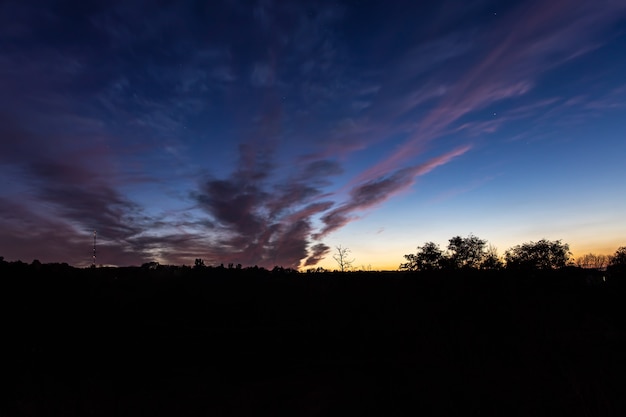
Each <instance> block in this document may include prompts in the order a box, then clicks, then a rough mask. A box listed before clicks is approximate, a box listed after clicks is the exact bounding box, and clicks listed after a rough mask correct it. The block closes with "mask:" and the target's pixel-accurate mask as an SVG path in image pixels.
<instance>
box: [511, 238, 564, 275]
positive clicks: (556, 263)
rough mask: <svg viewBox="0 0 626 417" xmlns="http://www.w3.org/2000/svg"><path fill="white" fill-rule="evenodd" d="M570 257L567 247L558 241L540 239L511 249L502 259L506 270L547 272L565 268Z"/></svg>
mask: <svg viewBox="0 0 626 417" xmlns="http://www.w3.org/2000/svg"><path fill="white" fill-rule="evenodd" d="M570 255H571V253H570V251H569V245H567V244H565V243H561V241H560V240H555V241H549V240H546V239H542V240H540V241H538V242H527V243H523V244H522V245H517V246H515V247H512V248H510V249H509V250H507V251H506V253H505V254H504V257H505V259H506V266H507V268H511V269H543V270H547V269H558V268H562V267H564V266H566V265H567V261H568V260H569V257H570Z"/></svg>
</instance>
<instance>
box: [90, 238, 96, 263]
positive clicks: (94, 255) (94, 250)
mask: <svg viewBox="0 0 626 417" xmlns="http://www.w3.org/2000/svg"><path fill="white" fill-rule="evenodd" d="M91 267H92V268H95V267H96V231H95V230H94V231H93V262H92V264H91Z"/></svg>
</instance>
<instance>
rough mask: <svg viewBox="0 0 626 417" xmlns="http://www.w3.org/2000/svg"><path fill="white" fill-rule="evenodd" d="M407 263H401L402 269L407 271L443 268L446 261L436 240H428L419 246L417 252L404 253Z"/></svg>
mask: <svg viewBox="0 0 626 417" xmlns="http://www.w3.org/2000/svg"><path fill="white" fill-rule="evenodd" d="M404 258H405V259H406V260H407V262H406V263H403V264H401V265H400V268H399V269H400V270H405V271H434V270H437V269H441V268H443V266H444V263H445V257H444V256H443V251H442V250H441V248H440V247H439V245H437V244H436V243H434V242H426V243H424V245H423V246H418V247H417V252H416V253H415V254H412V253H410V254H408V255H404Z"/></svg>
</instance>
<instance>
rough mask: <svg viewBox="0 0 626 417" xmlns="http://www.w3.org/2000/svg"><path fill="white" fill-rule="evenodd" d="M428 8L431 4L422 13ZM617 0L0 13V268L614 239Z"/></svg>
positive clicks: (592, 245)
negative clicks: (94, 246) (18, 263)
mask: <svg viewBox="0 0 626 417" xmlns="http://www.w3.org/2000/svg"><path fill="white" fill-rule="evenodd" d="M429 3H433V2H429ZM625 51H626V0H599V1H587V0H585V1H583V0H567V1H565V0H556V1H550V2H546V1H519V2H488V1H475V2H465V1H443V2H436V3H435V4H430V5H429V4H427V3H426V2H424V4H420V3H419V2H413V1H406V2H402V1H397V2H382V1H333V2H323V1H322V2H320V1H316V2H302V1H298V2H286V1H281V2H278V1H238V0H229V1H221V2H220V1H208V2H199V1H198V2H158V4H157V3H156V2H148V1H145V2H141V1H120V2H97V3H90V2H88V1H81V2H54V1H42V2H34V1H32V2H23V1H5V2H2V4H1V5H0V138H1V139H0V140H1V141H2V151H1V152H0V173H1V175H2V178H3V179H4V180H5V181H4V184H3V186H2V188H1V190H2V191H0V255H2V256H4V257H5V258H7V259H22V260H25V261H30V260H32V259H34V258H38V259H40V260H41V261H42V262H53V261H58V262H69V263H72V264H75V265H86V264H88V263H89V262H90V256H91V252H90V250H91V248H90V244H91V243H90V242H91V233H92V232H93V230H97V232H98V235H99V239H100V246H99V258H98V261H99V263H103V264H114V265H129V264H135V265H137V264H141V263H143V262H147V261H150V260H156V261H159V262H161V263H171V264H183V263H185V264H190V263H192V262H193V260H194V259H195V258H198V257H200V258H203V259H205V262H206V263H209V264H213V263H218V264H219V263H221V262H224V263H229V262H234V263H242V264H244V265H254V264H258V265H259V266H266V267H272V266H274V265H282V266H285V267H298V266H300V267H305V266H306V267H308V266H312V265H323V266H327V267H333V263H334V261H333V260H332V257H331V256H330V253H329V250H330V248H334V247H335V246H336V245H338V244H342V245H344V246H347V247H349V248H351V249H352V252H353V254H354V257H355V258H356V263H357V264H358V265H368V264H370V265H372V266H373V267H375V268H396V267H397V265H398V264H399V263H400V262H401V261H402V255H403V254H405V253H410V252H412V251H414V249H415V246H417V245H421V244H423V243H424V242H425V241H435V242H437V243H440V244H441V245H442V246H445V244H446V243H447V239H449V238H450V237H452V236H454V235H467V234H469V233H474V234H476V235H478V236H479V237H482V238H485V239H487V240H489V242H491V243H492V244H494V245H495V246H497V247H498V249H499V250H500V252H503V251H504V250H506V249H507V248H509V247H511V246H513V245H515V244H519V243H522V242H525V241H529V240H539V239H541V238H548V239H563V240H564V241H565V242H567V243H569V244H570V246H571V247H572V250H573V251H574V254H575V255H576V254H582V253H584V252H588V251H594V252H602V253H609V252H612V251H614V250H615V249H616V248H617V246H620V245H623V244H625V243H626V240H625V239H626V222H624V220H623V213H624V212H626V186H625V185H624V178H625V177H626V168H625V164H624V163H623V159H624V155H626V141H625V139H626V120H625V119H624V115H625V114H626V108H625V107H626V106H625V103H626V77H625V76H624V74H626V52H625Z"/></svg>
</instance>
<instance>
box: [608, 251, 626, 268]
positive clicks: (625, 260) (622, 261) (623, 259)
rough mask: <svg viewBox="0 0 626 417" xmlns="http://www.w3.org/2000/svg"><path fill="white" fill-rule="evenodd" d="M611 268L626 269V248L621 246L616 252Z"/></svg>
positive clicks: (612, 258)
mask: <svg viewBox="0 0 626 417" xmlns="http://www.w3.org/2000/svg"><path fill="white" fill-rule="evenodd" d="M610 263H611V266H622V267H626V246H621V247H620V248H618V249H617V250H616V251H615V254H614V255H613V256H611V262H610Z"/></svg>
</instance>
